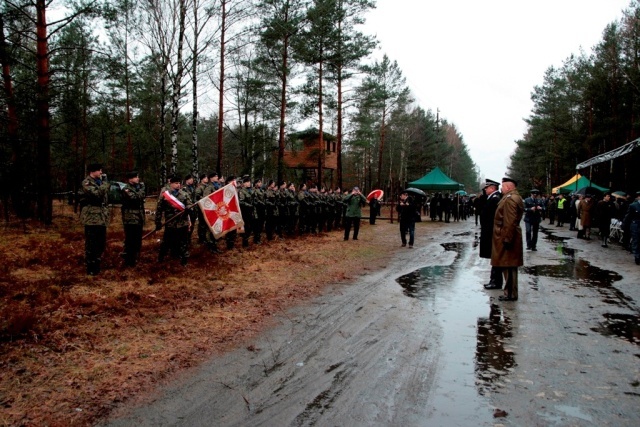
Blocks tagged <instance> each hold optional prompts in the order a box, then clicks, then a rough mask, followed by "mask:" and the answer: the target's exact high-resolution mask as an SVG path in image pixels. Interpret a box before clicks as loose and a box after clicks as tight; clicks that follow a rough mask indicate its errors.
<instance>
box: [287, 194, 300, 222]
mask: <svg viewBox="0 0 640 427" xmlns="http://www.w3.org/2000/svg"><path fill="white" fill-rule="evenodd" d="M287 210H288V211H289V223H288V224H287V233H288V234H290V235H294V234H296V227H299V224H298V220H299V218H300V204H299V203H298V198H297V197H296V185H295V184H294V183H293V182H292V183H290V184H289V188H288V189H287Z"/></svg>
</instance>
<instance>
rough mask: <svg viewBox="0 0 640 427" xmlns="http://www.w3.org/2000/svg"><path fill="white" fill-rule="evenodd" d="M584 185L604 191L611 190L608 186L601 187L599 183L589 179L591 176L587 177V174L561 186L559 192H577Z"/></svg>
mask: <svg viewBox="0 0 640 427" xmlns="http://www.w3.org/2000/svg"><path fill="white" fill-rule="evenodd" d="M584 187H593V188H596V189H598V190H600V191H602V192H603V193H604V192H607V191H609V189H608V188H604V187H600V186H599V185H598V184H595V183H594V182H592V181H591V180H589V178H587V177H586V176H581V177H580V178H578V179H577V180H576V181H574V182H572V183H571V184H567V185H565V186H564V187H559V188H558V193H562V194H569V193H575V192H576V191H578V190H580V189H582V188H584Z"/></svg>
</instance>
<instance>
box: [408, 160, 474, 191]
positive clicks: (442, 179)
mask: <svg viewBox="0 0 640 427" xmlns="http://www.w3.org/2000/svg"><path fill="white" fill-rule="evenodd" d="M409 187H414V188H419V189H420V190H440V191H443V190H445V191H446V190H449V191H457V190H460V189H462V188H464V185H462V184H460V183H459V182H456V181H454V180H452V179H451V178H449V177H448V176H447V175H445V174H444V172H442V170H441V169H440V168H439V167H437V166H436V167H435V168H433V170H432V171H431V172H429V173H428V174H426V175H425V176H423V177H422V178H420V179H418V180H416V181H413V182H410V183H409Z"/></svg>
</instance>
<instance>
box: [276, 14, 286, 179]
mask: <svg viewBox="0 0 640 427" xmlns="http://www.w3.org/2000/svg"><path fill="white" fill-rule="evenodd" d="M285 17H286V18H287V19H288V10H287V15H285ZM288 52H289V36H286V37H285V38H284V47H283V49H282V86H281V89H280V128H279V133H278V183H280V182H282V180H283V179H284V148H285V139H284V130H285V119H286V115H287V77H288V76H287V67H288V66H289V65H288V61H289V58H288Z"/></svg>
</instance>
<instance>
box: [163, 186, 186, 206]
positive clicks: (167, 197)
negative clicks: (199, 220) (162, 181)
mask: <svg viewBox="0 0 640 427" xmlns="http://www.w3.org/2000/svg"><path fill="white" fill-rule="evenodd" d="M162 197H164V199H165V200H166V201H167V202H169V204H170V205H171V206H173V207H174V208H176V209H178V210H179V211H183V210H184V203H182V202H181V201H180V200H178V199H177V198H176V196H174V195H172V194H171V193H169V192H168V191H166V190H165V191H164V193H162Z"/></svg>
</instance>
